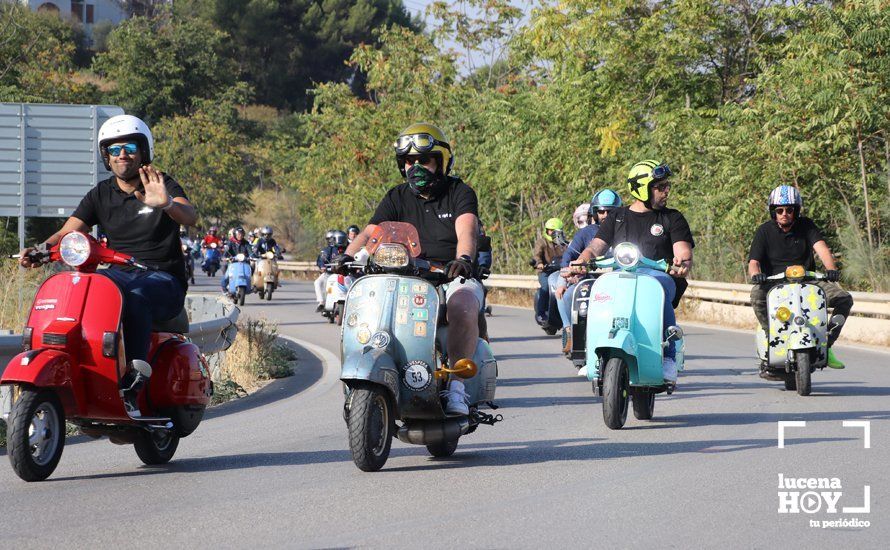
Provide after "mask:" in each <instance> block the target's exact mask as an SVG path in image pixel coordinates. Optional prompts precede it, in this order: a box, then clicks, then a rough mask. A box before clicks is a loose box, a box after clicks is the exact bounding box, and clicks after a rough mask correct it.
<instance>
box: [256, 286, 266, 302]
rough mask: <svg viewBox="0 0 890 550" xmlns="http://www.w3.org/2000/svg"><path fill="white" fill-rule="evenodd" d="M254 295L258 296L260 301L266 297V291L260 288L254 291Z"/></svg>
mask: <svg viewBox="0 0 890 550" xmlns="http://www.w3.org/2000/svg"><path fill="white" fill-rule="evenodd" d="M256 293H257V294H258V295H259V296H260V300H262V299H263V298H265V297H266V291H265V290H263V289H262V288H258V289H256Z"/></svg>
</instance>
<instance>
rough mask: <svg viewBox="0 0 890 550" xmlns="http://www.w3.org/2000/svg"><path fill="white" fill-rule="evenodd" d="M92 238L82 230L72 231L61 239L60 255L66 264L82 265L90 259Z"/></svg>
mask: <svg viewBox="0 0 890 550" xmlns="http://www.w3.org/2000/svg"><path fill="white" fill-rule="evenodd" d="M92 248H93V247H92V246H90V239H89V238H88V237H87V236H86V235H84V234H83V233H81V232H80V231H72V232H71V233H68V234H67V235H65V236H64V237H62V240H61V241H59V256H60V257H61V258H62V261H63V262H65V264H67V265H69V266H71V267H80V266H82V265H83V264H85V263H86V261H87V260H89V259H90V253H91V252H92Z"/></svg>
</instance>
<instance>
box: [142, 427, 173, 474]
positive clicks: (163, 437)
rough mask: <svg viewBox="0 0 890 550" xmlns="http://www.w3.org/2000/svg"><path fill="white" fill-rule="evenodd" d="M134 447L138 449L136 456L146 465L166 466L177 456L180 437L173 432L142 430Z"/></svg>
mask: <svg viewBox="0 0 890 550" xmlns="http://www.w3.org/2000/svg"><path fill="white" fill-rule="evenodd" d="M133 447H135V448H136V455H137V456H139V460H141V461H142V462H144V463H145V464H148V465H149V466H154V465H157V464H166V463H168V462H170V460H171V459H172V458H173V455H174V454H176V448H177V447H179V437H178V436H177V435H176V434H174V433H173V432H170V431H166V430H159V431H156V432H149V431H146V430H140V431H139V435H137V436H136V443H134V444H133Z"/></svg>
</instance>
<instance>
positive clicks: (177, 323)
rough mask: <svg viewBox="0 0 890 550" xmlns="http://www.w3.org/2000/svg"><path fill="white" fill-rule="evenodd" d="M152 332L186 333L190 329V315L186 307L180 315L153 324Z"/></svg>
mask: <svg viewBox="0 0 890 550" xmlns="http://www.w3.org/2000/svg"><path fill="white" fill-rule="evenodd" d="M151 331H152V332H175V333H177V334H185V333H187V332H188V331H189V316H188V313H186V311H185V308H182V310H181V311H180V312H179V315H177V316H176V317H174V318H172V319H169V320H167V321H160V322H156V323H152V324H151Z"/></svg>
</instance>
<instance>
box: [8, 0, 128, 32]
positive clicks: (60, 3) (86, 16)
mask: <svg viewBox="0 0 890 550" xmlns="http://www.w3.org/2000/svg"><path fill="white" fill-rule="evenodd" d="M21 2H22V4H27V5H28V7H29V8H31V10H33V11H41V12H50V13H56V14H58V15H59V17H64V18H69V17H70V18H71V19H74V20H75V21H79V22H80V23H82V24H83V27H84V30H85V31H86V33H87V35H90V34H92V33H91V31H92V28H93V25H95V24H96V23H99V22H101V21H108V22H110V23H111V24H113V25H117V24H118V23H120V22H121V21H123V20H124V19H126V18H127V11H126V10H125V9H124V8H123V6H122V4H121V2H119V1H116V0H21Z"/></svg>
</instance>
